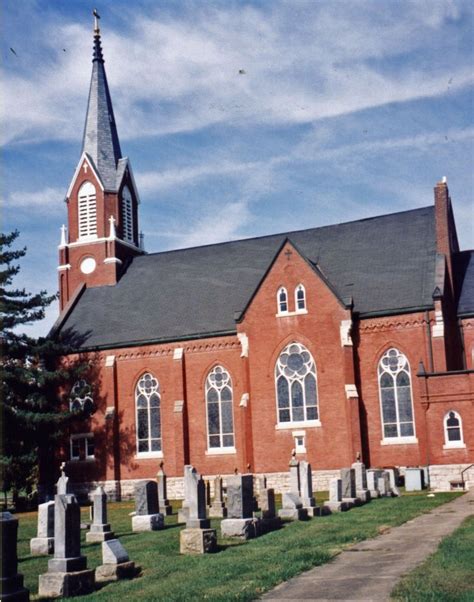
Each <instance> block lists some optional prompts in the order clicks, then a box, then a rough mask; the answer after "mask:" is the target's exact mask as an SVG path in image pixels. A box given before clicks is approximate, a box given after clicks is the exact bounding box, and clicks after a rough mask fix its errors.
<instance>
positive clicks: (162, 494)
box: [156, 462, 173, 516]
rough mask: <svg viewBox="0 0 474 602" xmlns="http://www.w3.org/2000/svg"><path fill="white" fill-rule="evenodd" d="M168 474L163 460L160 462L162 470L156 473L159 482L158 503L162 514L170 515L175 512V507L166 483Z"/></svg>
mask: <svg viewBox="0 0 474 602" xmlns="http://www.w3.org/2000/svg"><path fill="white" fill-rule="evenodd" d="M166 478H167V477H166V474H165V471H164V470H163V462H162V463H161V464H160V470H159V471H158V473H157V475H156V481H157V483H158V504H159V508H160V512H161V514H164V515H165V516H169V515H170V514H173V508H172V507H171V504H170V501H169V499H168V488H167V484H166Z"/></svg>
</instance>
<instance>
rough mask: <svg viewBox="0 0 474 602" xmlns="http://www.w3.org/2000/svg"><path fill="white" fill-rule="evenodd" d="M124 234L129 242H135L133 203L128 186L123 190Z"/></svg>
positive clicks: (124, 237)
mask: <svg viewBox="0 0 474 602" xmlns="http://www.w3.org/2000/svg"><path fill="white" fill-rule="evenodd" d="M122 236H123V239H124V240H126V241H127V242H131V243H133V204H132V195H131V193H130V190H129V189H128V188H127V186H125V187H124V189H123V190H122Z"/></svg>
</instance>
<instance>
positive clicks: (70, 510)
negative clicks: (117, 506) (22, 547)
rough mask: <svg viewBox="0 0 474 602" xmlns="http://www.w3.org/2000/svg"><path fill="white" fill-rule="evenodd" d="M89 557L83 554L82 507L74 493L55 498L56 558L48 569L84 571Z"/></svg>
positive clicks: (54, 570)
mask: <svg viewBox="0 0 474 602" xmlns="http://www.w3.org/2000/svg"><path fill="white" fill-rule="evenodd" d="M86 567H87V559H86V557H85V556H81V509H80V506H79V504H78V503H77V500H76V497H75V496H74V495H72V494H68V495H56V496H55V498H54V558H51V560H49V562H48V571H49V572H57V573H68V572H71V571H83V570H85V569H86Z"/></svg>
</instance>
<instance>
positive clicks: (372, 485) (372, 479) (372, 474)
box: [366, 468, 383, 498]
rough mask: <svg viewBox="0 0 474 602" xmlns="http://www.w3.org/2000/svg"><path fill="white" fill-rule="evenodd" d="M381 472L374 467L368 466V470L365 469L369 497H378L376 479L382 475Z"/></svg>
mask: <svg viewBox="0 0 474 602" xmlns="http://www.w3.org/2000/svg"><path fill="white" fill-rule="evenodd" d="M382 472H383V471H382V470H379V469H376V468H370V469H369V470H367V473H366V474H367V487H368V489H369V491H370V497H371V498H377V497H380V491H379V488H378V479H379V477H380V476H381V475H382Z"/></svg>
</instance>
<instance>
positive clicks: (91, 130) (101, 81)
mask: <svg viewBox="0 0 474 602" xmlns="http://www.w3.org/2000/svg"><path fill="white" fill-rule="evenodd" d="M82 151H83V152H86V153H87V154H88V155H89V156H90V157H91V158H92V160H93V162H94V165H95V167H96V168H97V170H98V172H99V174H100V176H101V178H102V181H103V183H104V186H105V188H106V190H116V181H117V174H116V170H117V163H118V160H119V159H120V158H121V157H122V152H121V150H120V142H119V138H118V133H117V126H116V125H115V117H114V110H113V108H112V100H111V98H110V92H109V86H108V84H107V77H106V75H105V68H104V59H103V56H102V48H101V45H100V36H99V35H95V36H94V55H93V59H92V76H91V85H90V89H89V100H88V102H87V114H86V123H85V127H84V136H83V140H82Z"/></svg>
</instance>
